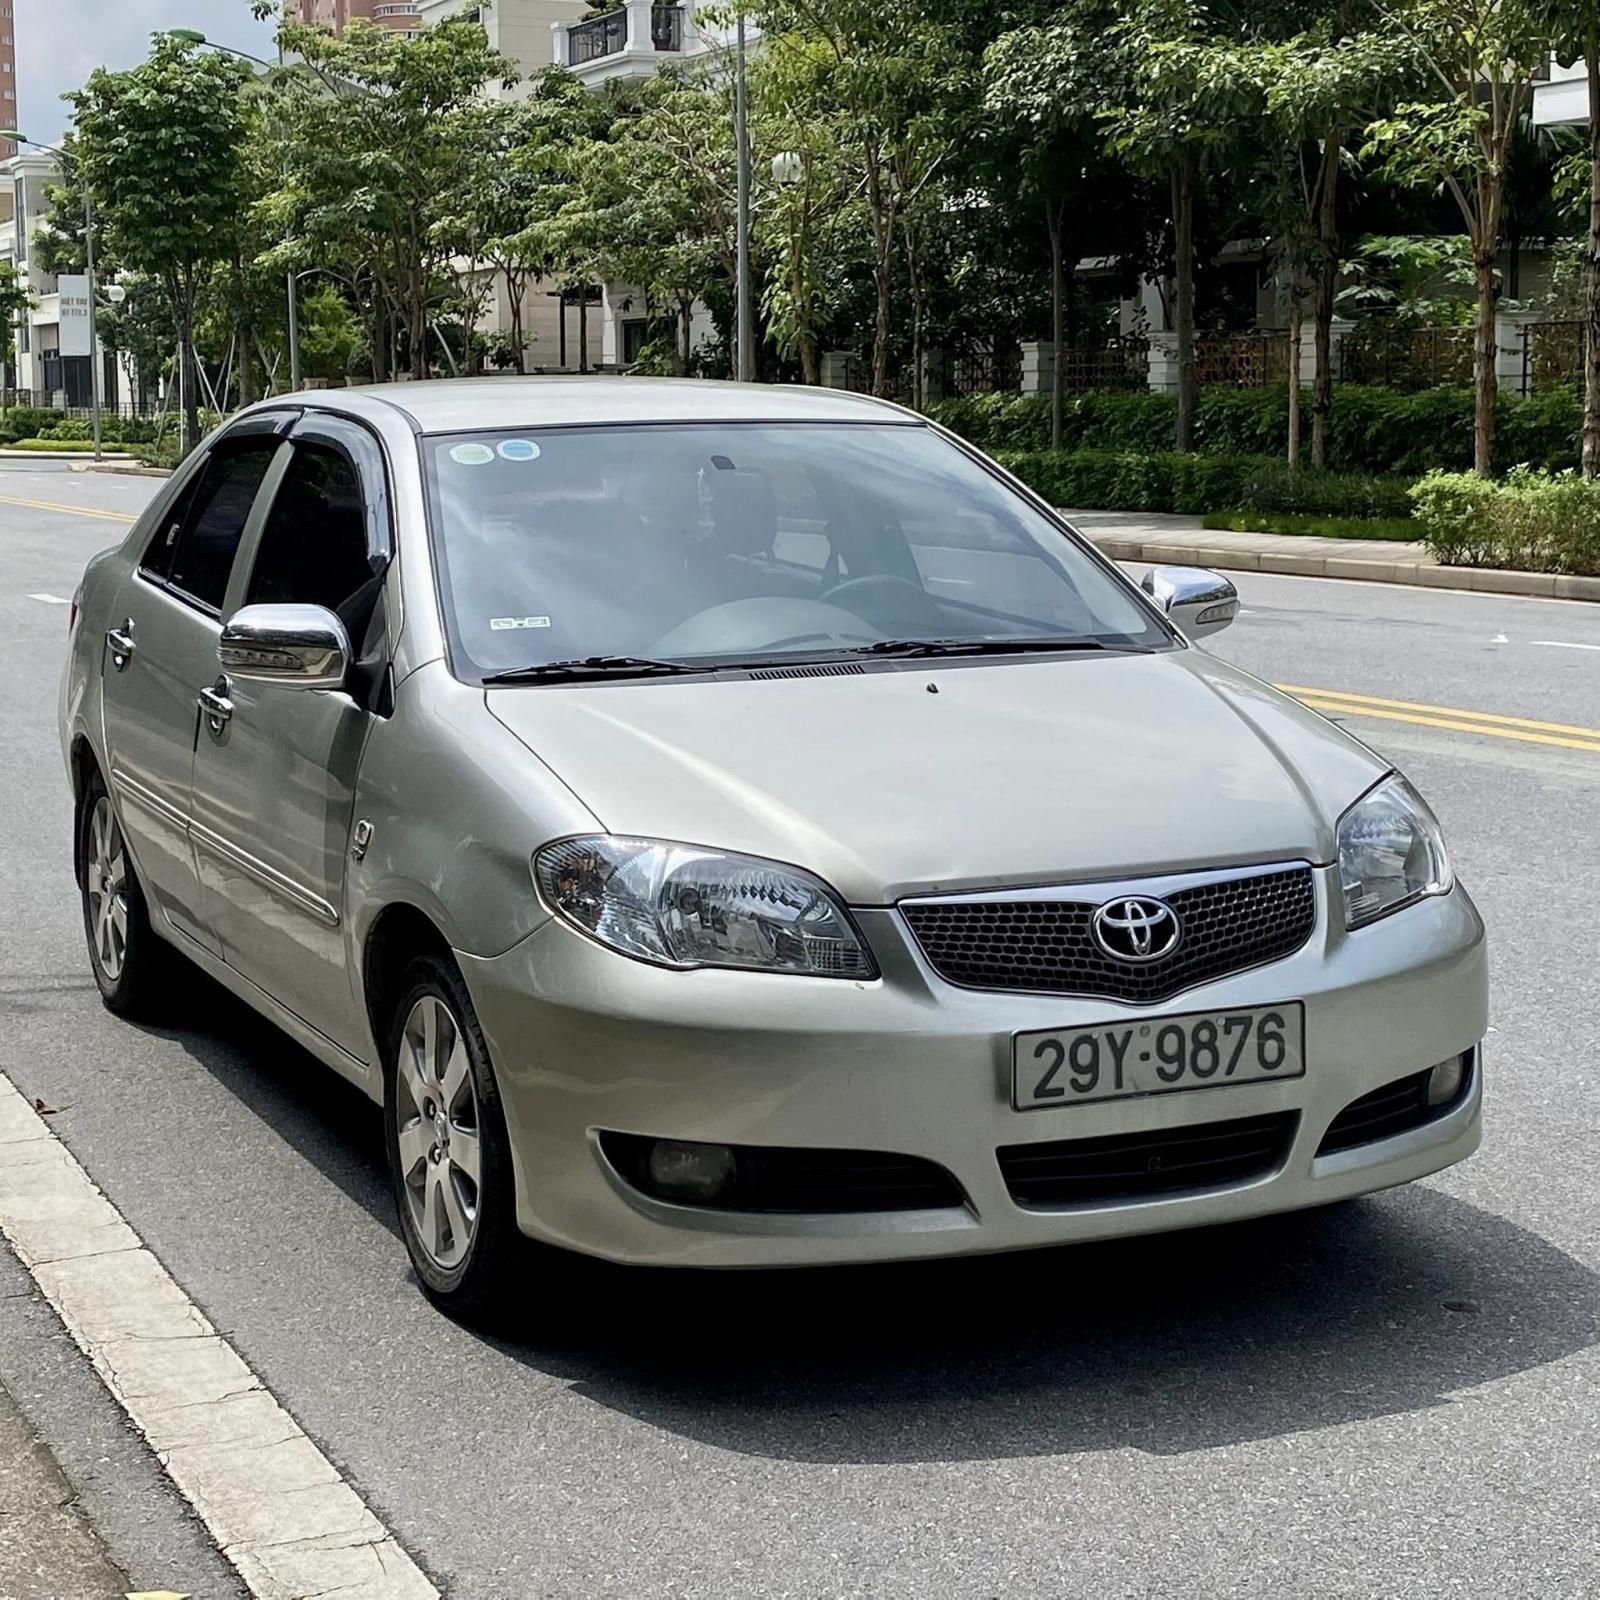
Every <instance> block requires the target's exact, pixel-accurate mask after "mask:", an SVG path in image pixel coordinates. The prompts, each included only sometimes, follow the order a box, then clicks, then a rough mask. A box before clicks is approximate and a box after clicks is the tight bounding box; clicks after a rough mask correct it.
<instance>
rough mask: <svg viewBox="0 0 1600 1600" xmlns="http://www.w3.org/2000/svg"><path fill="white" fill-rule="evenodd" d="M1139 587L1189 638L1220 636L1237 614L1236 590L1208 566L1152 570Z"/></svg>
mask: <svg viewBox="0 0 1600 1600" xmlns="http://www.w3.org/2000/svg"><path fill="white" fill-rule="evenodd" d="M1141 587H1142V588H1143V589H1144V592H1145V593H1146V594H1147V595H1149V596H1150V597H1151V599H1153V600H1154V601H1155V603H1156V604H1157V605H1158V606H1160V607H1161V609H1162V610H1163V611H1165V612H1166V614H1167V616H1168V617H1169V618H1170V619H1171V620H1172V621H1173V622H1174V623H1175V624H1176V625H1177V626H1178V627H1179V628H1180V629H1182V631H1183V633H1184V634H1185V635H1186V637H1188V638H1190V639H1203V638H1205V636H1206V635H1207V634H1208V633H1220V632H1221V631H1222V630H1223V629H1224V628H1226V627H1227V626H1228V624H1229V623H1230V622H1232V621H1233V619H1234V618H1235V617H1236V616H1238V615H1239V591H1238V590H1237V589H1235V588H1234V586H1233V584H1232V583H1231V582H1229V580H1228V579H1227V578H1225V577H1223V576H1222V574H1221V573H1220V572H1212V571H1211V569H1210V568H1209V567H1156V568H1154V569H1153V570H1152V571H1150V572H1147V573H1146V574H1145V575H1144V581H1143V583H1142V584H1141Z"/></svg>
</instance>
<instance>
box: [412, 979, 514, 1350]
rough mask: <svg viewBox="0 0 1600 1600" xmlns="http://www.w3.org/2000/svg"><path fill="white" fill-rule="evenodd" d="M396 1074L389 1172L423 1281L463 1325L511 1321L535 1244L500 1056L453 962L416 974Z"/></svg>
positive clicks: (430, 1294)
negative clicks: (524, 1225) (518, 1176)
mask: <svg viewBox="0 0 1600 1600" xmlns="http://www.w3.org/2000/svg"><path fill="white" fill-rule="evenodd" d="M384 1066H385V1068H386V1071H385V1075H384V1076H385V1084H384V1102H383V1106H384V1131H385V1136H386V1142H387V1145H388V1150H389V1172H390V1176H391V1179H392V1181H393V1184H394V1195H395V1205H396V1208H397V1209H398V1211H399V1213H400V1230H401V1233H402V1235H403V1236H404V1238H405V1242H406V1250H407V1251H408V1252H409V1254H410V1256H411V1264H412V1266H413V1268H415V1270H416V1274H417V1278H418V1280H419V1281H420V1283H421V1284H422V1287H423V1290H424V1292H425V1293H426V1294H427V1296H428V1298H429V1299H430V1300H432V1301H433V1302H434V1303H435V1304H436V1305H438V1306H440V1307H441V1308H443V1309H445V1310H447V1311H449V1312H450V1313H451V1314H452V1315H456V1316H460V1317H463V1318H466V1319H468V1320H473V1319H475V1318H479V1317H482V1316H485V1315H488V1314H491V1313H493V1312H496V1311H499V1310H501V1309H503V1308H504V1306H505V1305H506V1303H507V1301H508V1299H509V1297H510V1294H511V1292H512V1290H513V1289H515V1288H517V1287H519V1285H520V1280H521V1278H522V1275H523V1272H524V1271H525V1260H526V1254H527V1250H528V1245H527V1241H525V1240H524V1239H523V1237H522V1235H521V1233H520V1232H519V1231H518V1229H517V1222H516V1195H515V1185H514V1181H513V1177H512V1167H511V1145H510V1141H509V1139H508V1138H507V1135H506V1127H505V1116H504V1114H503V1112H502V1110H501V1105H500V1092H499V1089H498V1087H497V1085H496V1084H495V1080H494V1072H493V1070H492V1068H491V1066H490V1063H489V1049H488V1046H487V1045H486V1044H485V1042H484V1038H483V1030H482V1029H481V1028H480V1027H479V1025H478V1016H477V1013H476V1012H475V1011H474V1010H473V1006H472V997H471V996H470V995H469V994H468V993H467V986H466V984H465V983H464V982H463V981H462V979H461V974H460V972H459V971H457V969H456V967H455V964H454V963H453V962H451V961H448V960H446V959H444V958H442V957H440V956H437V955H425V956H418V957H416V958H415V959H414V960H413V961H412V962H411V963H410V964H409V965H408V966H407V968H406V971H405V976H404V979H403V981H402V983H401V986H400V1001H399V1003H398V1004H397V1005H396V1007H395V1009H394V1014H393V1016H392V1018H391V1021H390V1027H389V1034H388V1040H387V1045H386V1049H385V1052H384Z"/></svg>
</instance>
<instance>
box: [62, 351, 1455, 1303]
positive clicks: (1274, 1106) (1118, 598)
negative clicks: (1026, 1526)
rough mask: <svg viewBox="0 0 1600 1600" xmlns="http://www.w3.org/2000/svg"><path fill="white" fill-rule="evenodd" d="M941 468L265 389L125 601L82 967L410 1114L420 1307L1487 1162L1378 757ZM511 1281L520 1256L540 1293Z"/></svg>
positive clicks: (1189, 619)
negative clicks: (598, 1267) (631, 1266)
mask: <svg viewBox="0 0 1600 1600" xmlns="http://www.w3.org/2000/svg"><path fill="white" fill-rule="evenodd" d="M1237 606H1238V601H1237V598H1236V596H1235V594H1234V591H1233V588H1232V586H1231V585H1230V584H1229V583H1227V581H1226V580H1224V579H1220V578H1217V577H1216V576H1215V575H1213V574H1209V573H1204V572H1196V571H1194V570H1192V569H1184V568H1161V569H1158V570H1157V571H1156V572H1155V573H1153V574H1152V575H1151V576H1150V578H1149V579H1147V580H1146V582H1145V585H1144V592H1141V590H1140V589H1139V588H1136V587H1135V586H1134V585H1132V584H1131V583H1129V582H1128V581H1127V580H1126V579H1124V578H1123V576H1122V575H1121V574H1120V573H1119V572H1118V571H1117V569H1116V568H1115V567H1113V566H1112V565H1110V564H1109V563H1108V562H1106V561H1105V560H1103V559H1102V558H1101V557H1100V556H1099V555H1097V554H1096V552H1095V551H1094V550H1093V549H1091V548H1090V547H1089V545H1087V544H1086V543H1085V542H1084V541H1083V540H1082V539H1080V538H1079V537H1078V536H1077V535H1076V534H1075V533H1074V532H1073V530H1072V529H1071V528H1070V527H1068V526H1067V525H1066V524H1065V523H1063V522H1062V521H1061V520H1060V519H1059V518H1058V517H1057V516H1056V515H1054V513H1052V511H1051V510H1050V508H1049V507H1048V506H1046V505H1045V504H1043V503H1042V502H1040V501H1039V500H1037V499H1036V498H1034V497H1033V496H1032V495H1030V494H1029V493H1028V492H1027V491H1026V490H1024V489H1023V488H1022V487H1021V486H1020V485H1019V484H1017V483H1016V482H1014V481H1013V480H1011V479H1010V478H1008V477H1007V476H1006V475H1005V474H1004V473H1003V472H1001V471H999V470H998V469H997V468H996V467H995V466H993V465H992V464H991V463H989V462H988V461H986V460H985V459H984V458H983V457H982V456H980V455H978V454H977V453H976V452H974V451H972V450H970V449H968V448H966V447H965V446H963V445H962V444H961V443H960V442H959V441H957V440H955V439H954V438H952V437H950V436H949V435H947V434H944V433H942V432H941V431H940V430H938V429H937V428H934V427H932V426H930V425H928V424H927V423H926V422H924V421H922V420H921V419H919V418H917V417H915V416H913V415H911V414H909V413H907V412H904V411H901V410H899V409H897V408H895V407H892V406H887V405H883V404H878V403H875V402H872V401H869V400H865V399H861V398H857V397H854V396H851V395H846V394H837V393H831V392H827V391H817V390H806V389H797V388H757V387H736V386H723V385H717V384H709V383H688V382H650V381H646V380H639V379H618V380H577V381H562V380H554V381H538V380H535V381H515V380H503V381H488V382H463V383H431V384H419V385H400V386H395V387H390V388H384V389H377V390H373V391H370V392H360V391H353V390H352V391H334V392H331V393H320V394H316V395H311V396H303V397H299V398H296V399H292V400H274V401H271V402H268V403H267V404H265V405H263V406H260V407H257V408H255V409H254V410H251V411H248V412H246V413H244V414H243V415H241V416H240V417H238V418H236V419H235V420H234V421H233V422H232V423H230V424H229V425H228V426H227V427H225V428H224V429H223V430H222V431H221V432H220V433H218V434H217V435H215V436H214V437H213V438H212V439H210V440H209V441H208V442H207V444H206V445H205V447H204V448H203V449H202V450H200V451H199V452H198V453H197V454H196V455H195V456H194V457H193V459H192V460H191V461H190V462H189V463H188V464H187V466H186V467H185V468H184V469H183V470H182V471H181V472H180V473H179V474H178V475H177V476H176V477H174V478H173V479H172V481H171V482H170V483H168V484H166V485H164V486H163V488H162V490H161V492H160V493H159V494H158V495H157V497H156V499H155V501H154V503H153V504H152V505H151V507H150V509H149V510H148V512H147V513H146V514H145V515H144V516H143V517H141V518H140V519H139V522H138V524H137V526H135V528H134V529H133V531H132V533H131V534H130V535H129V536H128V538H127V540H126V542H125V543H124V544H123V545H122V546H121V548H119V549H116V550H112V551H108V552H107V553H106V554H104V555H102V556H99V557H97V558H96V559H95V560H94V561H93V562H91V563H90V566H89V569H88V572H87V573H86V575H85V577H84V580H83V585H82V588H81V590H80V591H79V593H78V596H77V600H76V605H75V610H74V613H73V633H72V648H71V658H70V663H69V666H68V668H67V672H66V678H65V683H64V685H63V691H62V698H61V734H62V741H63V745H64V748H65V753H66V758H67V763H68V766H69V769H70V772H71V778H72V787H73V793H74V795H75V796H76V802H77V833H76V866H77V876H78V881H79V883H80V885H81V888H82V896H83V913H84V923H85V927H86V929H87V932H88V940H89V950H90V957H91V960H92V962H93V966H94V973H95V977H96V979H97V980H98V982H99V985H100V988H101V991H102V993H103V994H104V996H105V999H106V1002H107V1004H108V1005H109V1006H110V1007H111V1008H112V1009H113V1010H114V1011H119V1012H123V1011H127V1012H131V1011H134V1010H135V1009H136V1008H138V1009H148V1008H151V1007H154V1006H166V1007H168V1008H169V1015H171V1014H172V1013H173V1012H177V1013H179V1014H180V1015H181V1008H182V1000H183V995H184V993H185V990H184V987H183V985H182V982H181V977H180V979H179V981H178V982H176V983H174V981H173V974H172V971H171V964H172V958H173V956H174V953H175V952H177V953H181V955H182V956H183V957H186V958H187V959H188V960H189V961H190V962H192V963H194V964H195V965H196V966H198V967H200V968H201V969H203V970H204V971H205V972H207V973H209V974H210V975H211V976H212V977H213V978H214V979H216V980H217V981H218V982H220V983H221V984H223V985H225V986H226V987H227V988H229V989H231V990H232V991H234V992H235V993H236V994H238V995H241V996H243V997H244V999H245V1000H247V1001H248V1002H249V1003H250V1004H251V1005H252V1006H255V1007H256V1008H258V1009H259V1010H260V1011H261V1012H262V1013H263V1014H264V1015H265V1016H266V1017H268V1018H270V1019H271V1020H272V1021H273V1022H274V1023H276V1024H277V1025H278V1026H279V1027H280V1028H282V1029H284V1030H285V1031H286V1032H287V1033H289V1034H290V1035H292V1036H293V1037H294V1038H295V1039H296V1040H298V1041H299V1042H300V1043H301V1044H302V1045H304V1046H305V1047H306V1048H307V1049H308V1050H309V1051H311V1052H312V1054H314V1055H315V1056H317V1057H319V1058H320V1059H321V1060H323V1061H324V1062H326V1063H327V1064H328V1065H329V1066H331V1067H332V1068H333V1069H334V1070H335V1071H337V1072H339V1073H342V1074H343V1075H344V1076H346V1077H347V1078H349V1079H351V1080H352V1081H353V1082H355V1083H356V1084H359V1085H360V1086H361V1088H363V1089H364V1090H365V1091H366V1092H367V1093H368V1094H369V1095H371V1096H372V1097H373V1099H374V1100H380V1101H381V1102H382V1103H383V1106H384V1111H385V1117H386V1125H387V1132H388V1144H389V1154H390V1158H391V1164H392V1168H393V1174H394V1187H395V1193H396V1198H397V1201H398V1205H399V1214H400V1219H401V1224H402V1227H403V1231H404V1235H405V1239H406V1243H407V1245H408V1246H409V1249H410V1252H411V1257H412V1260H413V1262H414V1263H415V1267H416V1271H417V1275H418V1277H419V1278H420V1279H421V1281H422V1283H423V1285H424V1286H425V1288H426V1289H427V1291H428V1292H429V1294H431V1295H432V1296H434V1297H435V1298H436V1299H437V1300H439V1301H440V1302H444V1303H449V1304H451V1305H453V1306H456V1307H459V1308H461V1309H463V1310H470V1309H473V1308H475V1307H481V1306H482V1305H483V1304H484V1303H485V1302H486V1301H488V1300H489V1299H491V1298H492V1297H493V1296H494V1295H495V1293H496V1291H498V1290H500V1289H501V1288H503V1287H505V1286H507V1285H508V1284H510V1283H512V1282H516V1283H518V1284H519V1285H523V1284H525V1283H526V1282H527V1281H528V1278H529V1273H530V1271H536V1270H538V1269H540V1268H541V1267H542V1268H545V1269H548V1268H553V1267H555V1266H557V1265H559V1264H560V1263H561V1262H562V1260H563V1257H562V1256H561V1255H560V1254H559V1253H558V1252H557V1251H554V1250H551V1249H549V1248H548V1247H551V1246H559V1247H564V1248H565V1249H569V1250H573V1251H579V1252H585V1253H588V1254H591V1255H596V1256H601V1257H606V1258H609V1259H611V1260H613V1261H619V1262H638V1263H656V1264H668V1265H677V1266H699V1267H745V1266H765V1265H801V1264H808V1263H821V1262H861V1261H877V1260H888V1259H891V1258H908V1257H930V1256H938V1255H955V1254H962V1253H967V1252H975V1251H992V1250H1015V1249H1020V1248H1025V1247H1028V1246H1033V1245H1050V1244H1058V1243H1061V1242H1063V1241H1069V1240H1080V1239H1102V1238H1107V1237H1113V1236H1120V1235H1124V1234H1135V1233H1142V1232H1146V1231H1152V1230H1159V1229H1168V1228H1184V1227H1193V1226H1196V1225H1198V1224H1203V1223H1215V1222H1225V1221H1229V1220H1232V1219H1236V1218H1242V1217H1251V1216H1257V1215H1260V1214H1263V1213H1267V1212H1276V1211H1284V1210H1288V1209H1291V1208H1294V1207H1299V1206H1310V1205H1317V1204H1320V1203H1323V1202H1326V1201H1332V1200H1339V1199H1343V1198H1345V1197H1348V1196H1351V1195H1358V1194H1363V1193H1366V1192H1368V1191H1370V1190H1374V1189H1380V1188H1383V1187H1385V1186H1388V1185H1392V1184H1398V1183H1404V1182H1406V1181H1408V1180H1410V1179H1413V1178H1418V1177H1421V1176H1422V1175H1423V1174H1425V1173H1430V1172H1434V1171H1437V1170H1438V1169H1440V1168H1442V1167H1446V1166H1448V1165H1450V1164H1451V1163H1452V1162H1455V1161H1459V1160H1461V1159H1462V1158H1463V1157H1464V1156H1466V1155H1468V1154H1470V1153H1471V1151H1472V1150H1473V1149H1474V1148H1475V1147H1476V1146H1477V1144H1478V1140H1479V1124H1480V1106H1481V1097H1482V1058H1481V1055H1480V1041H1481V1039H1482V1037H1483V1035H1484V1032H1485V1016H1486V980H1485V948H1484V933H1483V926H1482V923H1481V922H1480V920H1479V918H1478V914H1477V912H1476V911H1475V910H1474V908H1473V905H1472V902H1471V900H1469V899H1468V897H1467V895H1466V892H1465V891H1464V890H1463V889H1462V888H1461V887H1460V886H1459V885H1458V884H1457V883H1456V882H1455V881H1454V878H1453V875H1452V872H1451V868H1450V864H1449V859H1448V857H1447V855H1446V853H1445V846H1444V843H1443V840H1442V839H1441V837H1440V832H1439V825H1438V823H1437V822H1436V821H1435V820H1434V818H1433V815H1432V814H1431V812H1430V811H1429V810H1428V808H1427V806H1426V805H1425V804H1424V802H1423V801H1422V799H1421V798H1420V797H1419V796H1418V795H1417V793H1416V791H1415V790H1414V789H1413V788H1412V787H1411V786H1410V785H1409V784H1408V783H1407V782H1406V781H1405V779H1404V778H1402V777H1401V776H1400V775H1399V774H1397V773H1396V772H1394V771H1393V770H1392V768H1391V767H1390V766H1389V764H1388V763H1387V762H1386V761H1384V760H1383V759H1382V758H1381V757H1379V756H1377V755H1375V754H1374V753H1373V752H1372V751H1371V750H1369V749H1367V748H1366V747H1365V746H1364V745H1362V744H1360V743H1358V742H1357V741H1356V740H1355V739H1353V738H1351V737H1350V736H1349V735H1348V734H1346V733H1344V732H1342V731H1340V730H1339V729H1338V728H1336V727H1334V726H1332V725H1331V724H1330V723H1328V722H1326V721H1324V720H1323V719H1322V718H1321V717H1320V716H1317V715H1316V714H1314V713H1313V712H1311V711H1309V710H1306V709H1305V708H1303V707H1302V706H1300V705H1298V704H1297V703H1296V702H1295V701H1293V700H1290V699H1287V698H1285V697H1284V696H1283V695H1281V694H1278V693H1276V692H1275V691H1274V690H1273V689H1271V688H1270V687H1268V686H1267V685H1266V684H1264V683H1262V682H1260V681H1259V680H1257V679H1256V678H1253V677H1251V676H1250V675H1249V674H1247V673H1244V672H1241V671H1239V670H1237V669H1236V668H1234V667H1230V666H1227V665H1225V664H1224V663H1222V662H1220V661H1218V660H1216V659H1215V658H1214V657H1212V656H1211V655H1208V654H1207V653H1206V652H1205V651H1204V650H1201V649H1197V648H1195V646H1194V642H1193V641H1195V640H1196V639H1198V638H1200V637H1202V636H1203V635H1205V634H1208V633H1210V632H1212V631H1214V630H1215V629H1218V628H1221V627H1224V626H1226V625H1227V624H1228V623H1229V622H1230V621H1232V620H1233V617H1234V614H1235V611H1236V610H1237ZM525 1238H531V1239H532V1240H534V1241H538V1243H539V1245H540V1246H541V1247H544V1248H541V1249H528V1248H524V1240H525Z"/></svg>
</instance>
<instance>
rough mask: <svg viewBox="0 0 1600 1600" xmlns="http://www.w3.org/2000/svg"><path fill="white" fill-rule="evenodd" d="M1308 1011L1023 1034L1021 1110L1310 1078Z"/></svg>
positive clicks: (1017, 1096) (1200, 1015)
mask: <svg viewBox="0 0 1600 1600" xmlns="http://www.w3.org/2000/svg"><path fill="white" fill-rule="evenodd" d="M1305 1070H1306V1063H1305V1008H1304V1007H1303V1006H1302V1005H1301V1004H1300V1002H1299V1001H1298V1000H1292V1001H1288V1002H1286V1003H1284V1004H1283V1005H1276V1006H1260V1007H1257V1008H1254V1009H1251V1010H1239V1011H1195V1012H1191V1013H1190V1014H1189V1015H1187V1016H1181V1017H1152V1018H1151V1019H1150V1020H1149V1021H1148V1022H1103V1023H1099V1024H1097V1025H1095V1026H1093V1027H1088V1028H1052V1029H1050V1030H1049V1031H1048V1032H1044V1033H1019V1034H1016V1035H1014V1036H1013V1038H1012V1041H1011V1104H1012V1105H1013V1107H1015V1109H1016V1110H1018V1111H1039V1110H1042V1109H1043V1108H1044V1107H1045V1106H1074V1105H1079V1104H1081V1103H1082V1102H1084V1101H1086V1100H1124V1099H1128V1098H1129V1097H1131V1096H1133V1095H1144V1094H1172V1093H1175V1092H1176V1091H1178V1090H1182V1089H1210V1088H1214V1087H1216V1086H1217V1085H1219V1084H1227V1083H1259V1082H1262V1081H1263V1080H1266V1079H1271V1078H1302V1077H1304V1076H1305Z"/></svg>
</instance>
